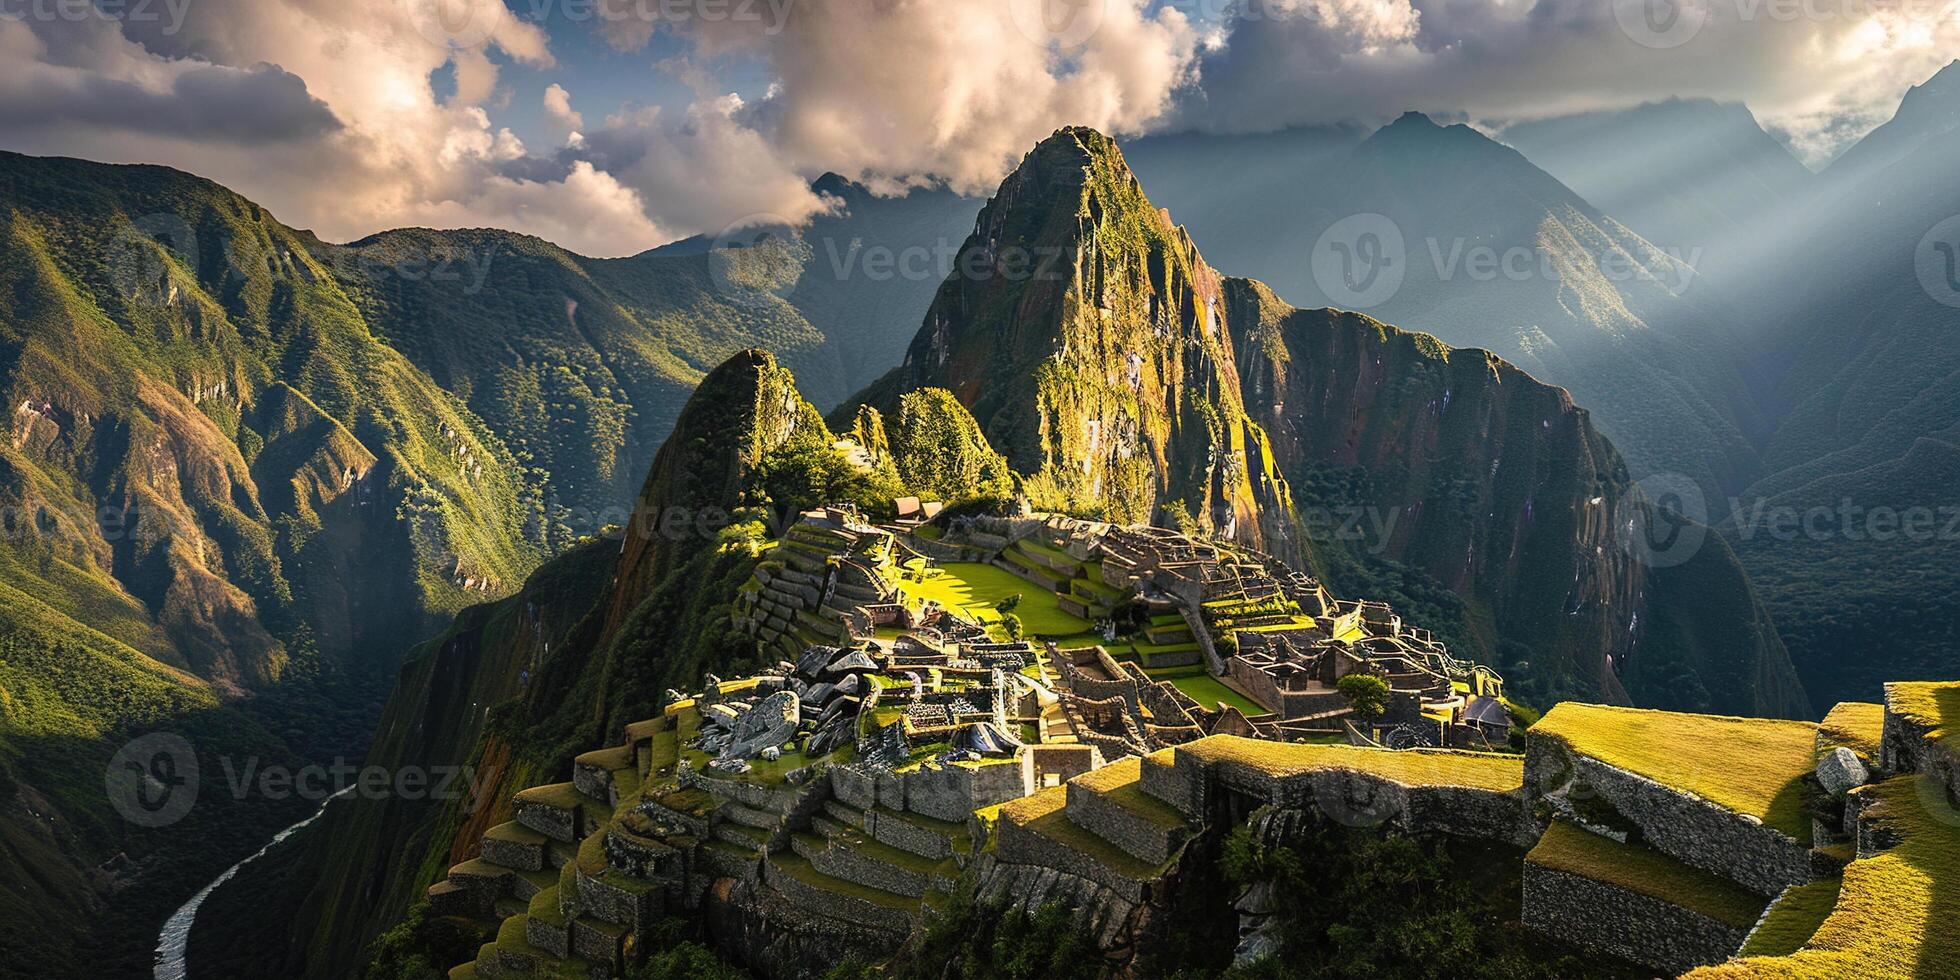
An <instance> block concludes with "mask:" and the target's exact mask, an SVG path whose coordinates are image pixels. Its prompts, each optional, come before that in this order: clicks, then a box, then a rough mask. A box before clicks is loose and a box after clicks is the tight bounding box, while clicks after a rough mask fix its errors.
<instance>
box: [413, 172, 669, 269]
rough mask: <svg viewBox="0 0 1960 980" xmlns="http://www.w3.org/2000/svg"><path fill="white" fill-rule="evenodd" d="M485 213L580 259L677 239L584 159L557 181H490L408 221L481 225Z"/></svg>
mask: <svg viewBox="0 0 1960 980" xmlns="http://www.w3.org/2000/svg"><path fill="white" fill-rule="evenodd" d="M485 213H490V214H496V215H500V216H503V217H504V218H505V219H506V222H507V223H505V224H503V227H517V228H521V229H522V230H523V231H525V232H526V233H528V234H532V235H536V236H538V237H539V238H543V239H545V240H546V241H549V242H552V243H553V244H556V245H560V246H563V247H565V248H568V249H570V250H572V251H574V252H578V253H580V254H582V255H602V256H611V255H630V254H633V253H635V252H639V251H642V250H644V249H645V248H647V244H646V243H648V242H664V241H669V240H671V239H673V238H676V237H678V236H677V235H675V234H674V233H672V232H669V231H665V230H663V229H661V228H660V227H659V226H657V225H655V224H654V223H653V222H652V221H650V220H648V218H647V216H646V205H645V203H644V202H643V201H641V200H640V195H639V192H637V191H635V190H633V189H632V188H630V187H627V186H626V185H624V184H622V183H620V182H619V181H618V180H616V179H614V178H613V176H612V175H611V174H608V173H605V172H603V171H600V170H597V169H595V168H594V167H593V166H592V165H591V164H589V163H586V162H584V161H577V162H575V163H573V164H572V165H571V168H570V169H569V171H568V172H567V173H566V174H565V176H564V177H563V178H562V179H559V180H543V181H540V180H525V179H515V178H511V177H503V176H493V177H490V178H487V179H486V180H485V181H484V184H483V187H482V188H481V190H480V191H479V193H478V194H477V195H475V196H474V197H473V198H472V199H471V200H470V201H468V202H467V203H464V202H459V201H442V202H437V203H433V204H428V205H424V206H422V207H419V208H417V209H415V211H414V212H413V213H412V215H411V221H410V223H413V224H423V225H430V226H434V227H440V228H457V227H466V226H470V225H473V224H480V223H481V215H483V214H485Z"/></svg>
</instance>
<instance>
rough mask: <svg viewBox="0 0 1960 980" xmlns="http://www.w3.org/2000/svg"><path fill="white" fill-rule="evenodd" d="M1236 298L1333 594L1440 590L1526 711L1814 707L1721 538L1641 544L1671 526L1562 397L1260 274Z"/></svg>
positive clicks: (1247, 366)
mask: <svg viewBox="0 0 1960 980" xmlns="http://www.w3.org/2000/svg"><path fill="white" fill-rule="evenodd" d="M1226 295H1227V296H1228V298H1229V310H1230V318H1229V319H1230V322H1231V323H1233V324H1234V325H1235V327H1236V328H1237V329H1239V330H1241V331H1242V333H1241V336H1240V338H1239V343H1238V349H1239V351H1240V355H1239V356H1240V362H1239V373H1240V376H1241V377H1242V378H1243V379H1244V383H1245V390H1246V404H1247V406H1248V407H1249V408H1250V409H1251V411H1252V413H1253V417H1254V418H1255V419H1256V420H1257V421H1258V422H1259V423H1261V424H1262V425H1263V426H1264V427H1265V428H1266V430H1267V431H1268V432H1269V433H1271V434H1272V446H1273V453H1274V457H1275V459H1276V460H1277V465H1278V467H1279V469H1280V471H1281V472H1282V473H1284V474H1285V475H1286V476H1287V477H1288V478H1289V479H1290V480H1291V481H1292V484H1293V486H1294V487H1295V488H1296V489H1295V495H1296V498H1297V499H1298V500H1299V501H1300V503H1301V505H1302V507H1304V508H1307V509H1308V512H1309V515H1310V516H1314V517H1317V518H1318V519H1317V520H1315V521H1312V522H1310V523H1309V525H1308V526H1309V539H1310V540H1311V541H1313V542H1314V544H1315V547H1314V548H1313V549H1312V553H1313V554H1314V555H1316V556H1317V558H1318V559H1319V561H1318V564H1319V566H1320V571H1321V572H1322V574H1323V576H1324V577H1325V578H1326V580H1327V581H1328V582H1329V584H1330V586H1332V587H1334V588H1335V589H1336V591H1337V592H1342V593H1347V594H1368V595H1377V594H1383V595H1389V596H1395V597H1397V598H1401V597H1400V596H1399V595H1398V590H1397V589H1396V588H1395V587H1394V586H1393V585H1390V586H1387V587H1384V585H1383V584H1381V583H1380V581H1379V579H1378V578H1377V576H1379V575H1380V574H1381V572H1380V569H1379V567H1378V566H1380V565H1382V564H1383V563H1387V564H1388V565H1389V566H1390V567H1403V568H1409V569H1413V570H1415V571H1416V572H1418V573H1419V574H1420V576H1422V577H1426V578H1428V579H1431V580H1434V581H1435V582H1438V583H1440V584H1441V585H1442V586H1444V587H1446V588H1447V589H1448V590H1449V591H1450V592H1451V593H1454V595H1455V596H1457V597H1460V599H1461V602H1462V606H1461V611H1460V614H1459V615H1460V621H1459V623H1458V624H1455V628H1454V629H1452V630H1450V632H1451V633H1453V634H1454V635H1455V636H1456V637H1457V638H1458V643H1459V645H1461V644H1462V643H1463V642H1465V641H1468V642H1469V643H1470V644H1472V645H1473V647H1472V649H1474V650H1475V651H1476V654H1477V655H1478V656H1479V657H1480V659H1485V660H1488V661H1490V662H1492V663H1495V664H1497V665H1498V667H1499V669H1500V670H1503V671H1505V672H1506V676H1507V679H1508V680H1510V681H1511V683H1512V684H1513V685H1514V687H1513V689H1514V690H1516V691H1518V692H1519V696H1521V697H1525V698H1527V699H1531V698H1536V699H1538V700H1540V701H1543V702H1551V701H1556V700H1560V699H1564V698H1581V699H1602V698H1603V699H1610V700H1614V701H1621V702H1625V701H1628V700H1631V701H1632V702H1634V703H1638V704H1643V705H1656V706H1665V707H1672V708H1677V709H1684V710H1696V711H1703V710H1711V709H1713V710H1720V711H1726V712H1734V713H1741V714H1759V715H1784V716H1789V715H1801V714H1804V713H1807V711H1808V702H1807V701H1806V699H1805V698H1804V695H1803V689H1802V685H1801V684H1799V683H1798V682H1797V679H1796V676H1795V674H1794V672H1793V671H1792V670H1791V668H1790V665H1789V660H1788V658H1787V655H1786V653H1785V651H1784V648H1783V645H1782V643H1781V641H1780V640H1779V639H1778V638H1777V633H1776V630H1775V628H1774V627H1773V626H1772V625H1771V623H1770V620H1769V617H1768V615H1767V613H1766V612H1765V611H1764V610H1763V608H1762V606H1761V604H1760V603H1759V602H1758V601H1757V600H1756V598H1755V595H1754V592H1753V591H1752V589H1751V588H1750V585H1749V581H1748V578H1747V576H1745V575H1744V574H1743V572H1742V570H1741V568H1740V566H1739V565H1738V564H1737V563H1736V560H1735V557H1734V555H1733V554H1732V553H1730V552H1729V550H1728V549H1727V548H1726V546H1724V545H1723V544H1722V542H1721V541H1720V539H1718V538H1716V539H1709V540H1708V541H1706V542H1705V543H1704V545H1703V547H1702V548H1700V549H1699V550H1698V551H1697V552H1696V553H1695V554H1693V555H1692V556H1690V557H1688V558H1687V560H1686V562H1685V564H1683V565H1682V566H1680V567H1673V566H1672V556H1669V558H1670V560H1669V561H1668V562H1665V563H1655V562H1650V561H1648V560H1646V559H1648V558H1649V555H1648V553H1646V552H1644V551H1642V550H1641V549H1640V548H1639V547H1638V542H1636V541H1633V540H1630V539H1629V537H1628V534H1629V533H1630V532H1629V529H1630V528H1634V529H1644V528H1648V527H1654V526H1658V525H1659V524H1660V523H1661V521H1662V518H1660V517H1657V516H1656V515H1655V513H1654V511H1653V507H1654V504H1653V503H1652V502H1651V501H1649V500H1647V499H1646V497H1645V495H1644V494H1643V493H1642V492H1641V491H1640V489H1639V488H1638V487H1637V486H1636V485H1635V484H1634V483H1633V481H1632V480H1631V479H1630V478H1629V476H1628V474H1627V468H1626V465H1625V463H1624V462H1623V461H1622V460H1621V459H1620V456H1619V453H1618V452H1617V451H1616V450H1615V449H1614V448H1613V446H1612V444H1611V443H1609V442H1608V441H1607V440H1606V438H1605V437H1604V436H1602V435H1601V434H1600V433H1599V432H1598V431H1596V430H1595V429H1594V428H1593V426H1592V423H1591V419H1590V416H1589V414H1588V413H1587V412H1586V411H1585V410H1584V409H1582V408H1579V407H1577V406H1575V405H1574V404H1573V402H1572V398H1571V396H1570V395H1569V394H1567V393H1566V392H1565V391H1564V390H1562V389H1559V388H1554V387H1551V386H1549V385H1544V384H1541V383H1539V382H1537V381H1535V380H1533V379H1532V378H1531V377H1529V376H1528V375H1526V374H1525V373H1524V372H1523V371H1521V370H1519V369H1518V368H1516V367H1514V366H1512V365H1511V364H1508V363H1506V362H1505V361H1503V360H1501V359H1499V358H1498V357H1496V356H1495V355H1492V354H1490V353H1488V352H1485V351H1481V350H1475V349H1452V348H1449V347H1446V346H1444V345H1443V344H1442V343H1440V342H1438V341H1437V340H1436V339H1435V338H1433V337H1429V336H1427V335H1423V334H1412V333H1408V332H1405V331H1402V330H1398V329H1396V328H1394V327H1390V326H1386V325H1384V324H1382V323H1380V322H1378V321H1375V320H1373V319H1371V318H1369V317H1366V316H1363V315H1361V314H1356V313H1345V312H1339V311H1334V310H1297V309H1294V308H1292V307H1289V306H1287V305H1285V304H1284V303H1283V302H1281V301H1280V300H1279V299H1278V298H1277V297H1276V296H1275V295H1273V293H1272V291H1271V290H1269V289H1267V288H1266V287H1265V286H1264V285H1262V284H1260V283H1257V282H1250V281H1246V280H1230V281H1228V283H1227V286H1226ZM1689 581H1693V582H1695V583H1696V584H1695V586H1694V587H1692V588H1689V587H1684V586H1685V583H1687V582H1689ZM1405 588H1406V586H1405ZM1397 605H1398V607H1404V606H1407V607H1413V608H1423V605H1424V604H1423V603H1421V602H1420V601H1410V600H1408V599H1403V600H1402V601H1398V602H1397ZM1432 610H1433V611H1435V612H1442V613H1444V614H1447V612H1448V610H1447V609H1444V610H1434V606H1433V604H1432V605H1431V606H1430V610H1426V611H1432ZM1432 614H1433V613H1432ZM1425 621H1426V622H1430V623H1431V625H1430V628H1432V629H1438V630H1444V629H1446V628H1448V627H1449V626H1450V625H1451V624H1448V623H1441V622H1434V621H1433V620H1425Z"/></svg>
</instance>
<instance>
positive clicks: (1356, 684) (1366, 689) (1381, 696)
mask: <svg viewBox="0 0 1960 980" xmlns="http://www.w3.org/2000/svg"><path fill="white" fill-rule="evenodd" d="M1334 689H1335V690H1337V691H1340V692H1341V696H1342V697H1344V698H1347V699H1348V704H1349V705H1351V706H1353V708H1354V713H1355V714H1358V715H1360V716H1361V717H1363V718H1380V717H1381V716H1382V715H1385V714H1387V713H1388V682H1387V681H1385V680H1382V679H1381V678H1379V677H1376V676H1375V675H1373V674H1349V675H1347V676H1346V677H1343V678H1341V680H1340V682H1339V683H1337V684H1335V685H1334Z"/></svg>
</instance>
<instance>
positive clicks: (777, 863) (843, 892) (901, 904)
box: [762, 852, 920, 936]
mask: <svg viewBox="0 0 1960 980" xmlns="http://www.w3.org/2000/svg"><path fill="white" fill-rule="evenodd" d="M762 880H763V882H764V883H765V884H767V885H769V887H771V888H774V889H775V890H776V891H777V892H779V893H781V894H782V895H783V897H785V898H787V899H789V900H790V901H791V902H793V903H795V904H796V905H797V907H799V908H801V909H803V910H804V911H807V912H809V913H810V914H812V915H819V916H826V917H829V918H833V919H842V920H844V921H846V922H853V923H856V924H858V925H861V926H865V927H867V928H871V929H880V930H884V931H887V932H890V933H893V934H895V935H898V936H902V935H904V934H906V933H909V932H910V931H911V929H912V923H913V921H914V920H915V919H916V918H917V917H918V916H919V914H920V904H919V900H918V899H916V898H910V897H907V896H905V895H895V894H893V893H891V892H887V891H881V890H879V889H876V888H867V887H865V886H863V885H859V884H855V883H853V882H849V881H844V880H842V879H839V878H832V877H831V876H829V875H826V874H824V873H823V872H821V871H818V870H817V869H816V868H814V867H812V866H811V864H810V862H809V859H807V858H805V857H803V856H802V855H800V854H796V853H794V852H788V853H780V854H774V855H771V856H770V858H769V860H767V861H764V862H763V863H762Z"/></svg>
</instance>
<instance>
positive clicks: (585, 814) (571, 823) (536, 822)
mask: <svg viewBox="0 0 1960 980" xmlns="http://www.w3.org/2000/svg"><path fill="white" fill-rule="evenodd" d="M511 807H512V809H514V810H515V811H516V814H517V822H518V823H521V824H523V825H524V826H526V827H529V828H531V829H532V830H535V831H537V832H538V833H541V834H543V835H545V836H546V837H549V838H551V839H552V840H555V841H564V842H567V843H571V842H575V841H578V840H581V839H583V838H584V837H585V836H586V835H588V834H590V833H592V831H594V830H596V829H598V828H599V827H601V826H603V825H604V824H605V821H606V820H607V819H608V818H610V817H611V816H612V804H611V803H609V802H606V801H601V800H598V799H594V798H593V797H590V796H587V795H585V794H584V793H581V792H579V789H578V787H577V786H575V785H573V784H572V783H553V784H551V785H549V786H535V787H532V788H531V789H527V790H524V791H523V792H520V793H518V794H517V795H516V796H514V797H512V798H511Z"/></svg>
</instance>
